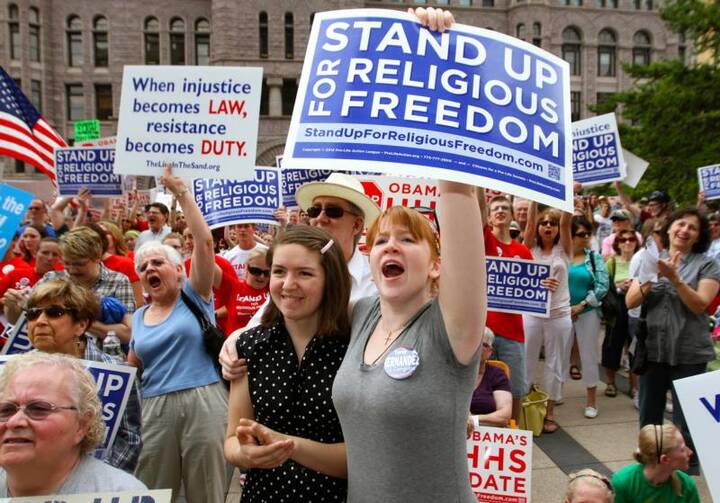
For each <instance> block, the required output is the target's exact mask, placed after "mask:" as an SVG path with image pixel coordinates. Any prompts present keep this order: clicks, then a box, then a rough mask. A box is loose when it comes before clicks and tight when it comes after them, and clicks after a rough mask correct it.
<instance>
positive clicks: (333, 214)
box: [307, 205, 355, 220]
mask: <svg viewBox="0 0 720 503" xmlns="http://www.w3.org/2000/svg"><path fill="white" fill-rule="evenodd" d="M323 211H324V212H325V216H326V217H328V218H332V219H333V220H336V219H338V218H342V217H343V215H345V213H350V214H351V215H355V213H353V212H352V211H350V210H346V209H343V208H341V207H340V206H332V205H327V206H320V205H315V206H310V207H309V208H308V209H307V214H308V216H309V217H310V218H317V217H319V216H320V213H322V212H323Z"/></svg>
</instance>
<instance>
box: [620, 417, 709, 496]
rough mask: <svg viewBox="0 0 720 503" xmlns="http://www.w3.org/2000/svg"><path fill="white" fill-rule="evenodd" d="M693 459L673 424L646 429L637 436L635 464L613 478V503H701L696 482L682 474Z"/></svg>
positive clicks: (690, 450)
mask: <svg viewBox="0 0 720 503" xmlns="http://www.w3.org/2000/svg"><path fill="white" fill-rule="evenodd" d="M692 455H693V451H692V449H690V448H689V447H688V446H687V445H685V440H684V439H683V436H682V433H680V430H678V429H677V427H676V426H675V425H674V424H670V423H665V424H663V425H655V424H648V425H646V426H645V427H643V428H642V429H641V430H640V434H639V435H638V447H637V449H636V450H635V454H634V457H635V460H636V461H637V463H635V464H632V465H628V466H625V467H623V468H621V469H620V470H618V471H617V472H615V474H614V475H613V477H612V484H613V487H614V488H615V503H636V502H638V501H662V502H663V503H700V495H699V494H698V489H697V486H696V485H695V481H694V480H693V478H692V477H691V476H689V475H688V474H686V473H685V471H686V470H687V469H688V464H689V461H690V458H691V457H692Z"/></svg>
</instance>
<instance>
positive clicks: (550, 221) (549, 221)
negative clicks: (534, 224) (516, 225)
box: [538, 220, 558, 227]
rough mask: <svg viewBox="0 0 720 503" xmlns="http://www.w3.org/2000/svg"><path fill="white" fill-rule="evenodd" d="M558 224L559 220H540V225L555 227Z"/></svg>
mask: <svg viewBox="0 0 720 503" xmlns="http://www.w3.org/2000/svg"><path fill="white" fill-rule="evenodd" d="M557 224H558V223H557V222H553V221H552V220H543V221H542V222H538V226H539V227H555V226H556V225H557Z"/></svg>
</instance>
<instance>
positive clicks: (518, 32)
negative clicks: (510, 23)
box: [515, 23, 527, 40]
mask: <svg viewBox="0 0 720 503" xmlns="http://www.w3.org/2000/svg"><path fill="white" fill-rule="evenodd" d="M526 31H527V30H525V23H518V25H517V26H516V27H515V36H516V37H517V38H519V39H520V40H525V36H526V35H527V33H526Z"/></svg>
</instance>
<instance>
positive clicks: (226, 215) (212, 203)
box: [193, 167, 282, 229]
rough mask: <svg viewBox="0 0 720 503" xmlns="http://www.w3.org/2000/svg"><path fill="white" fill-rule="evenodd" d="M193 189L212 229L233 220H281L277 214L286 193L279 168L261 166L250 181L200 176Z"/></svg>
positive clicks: (275, 222)
mask: <svg viewBox="0 0 720 503" xmlns="http://www.w3.org/2000/svg"><path fill="white" fill-rule="evenodd" d="M193 192H194V194H195V202H196V203H197V205H198V208H200V212H201V213H202V214H203V217H204V218H205V221H206V222H207V223H208V225H209V226H210V228H211V229H215V228H217V227H222V226H225V225H231V224H245V223H265V224H272V225H277V224H278V221H277V220H275V218H274V217H273V213H274V212H275V210H276V209H277V208H278V207H279V206H280V204H281V197H282V194H281V189H280V170H278V169H277V168H270V167H257V168H256V169H255V179H254V180H251V181H247V182H238V181H234V180H214V179H196V180H194V181H193Z"/></svg>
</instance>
